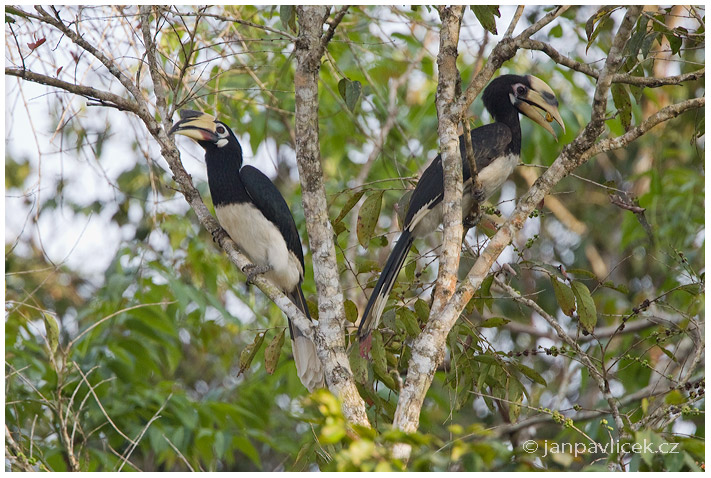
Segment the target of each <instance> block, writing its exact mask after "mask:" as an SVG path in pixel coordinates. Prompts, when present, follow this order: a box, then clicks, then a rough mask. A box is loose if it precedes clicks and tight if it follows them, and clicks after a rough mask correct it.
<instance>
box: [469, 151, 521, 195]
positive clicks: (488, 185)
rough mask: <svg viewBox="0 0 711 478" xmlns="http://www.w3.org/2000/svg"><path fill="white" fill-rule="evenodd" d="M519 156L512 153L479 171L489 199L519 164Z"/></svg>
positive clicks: (480, 179) (479, 176)
mask: <svg viewBox="0 0 711 478" xmlns="http://www.w3.org/2000/svg"><path fill="white" fill-rule="evenodd" d="M518 161H519V157H518V156H516V155H514V154H510V155H508V156H504V157H503V158H499V159H497V160H496V161H494V162H493V163H491V164H490V165H488V166H487V167H485V168H484V169H483V170H481V171H479V174H478V178H479V182H480V183H481V185H482V187H483V189H484V196H485V197H486V198H487V199H488V198H490V197H491V195H492V194H494V193H495V192H496V191H497V190H498V189H499V188H500V187H501V185H502V184H504V182H506V180H507V179H508V178H509V176H511V173H513V170H514V169H515V168H516V166H518Z"/></svg>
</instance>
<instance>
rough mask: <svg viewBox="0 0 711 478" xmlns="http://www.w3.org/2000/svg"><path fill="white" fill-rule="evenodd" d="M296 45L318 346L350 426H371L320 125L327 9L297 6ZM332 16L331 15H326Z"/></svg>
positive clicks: (300, 152)
mask: <svg viewBox="0 0 711 478" xmlns="http://www.w3.org/2000/svg"><path fill="white" fill-rule="evenodd" d="M297 12H298V20H299V37H298V39H297V40H296V45H295V47H296V71H295V73H294V85H295V92H296V115H295V121H296V157H297V163H298V168H299V178H300V181H301V191H302V201H303V205H304V215H305V218H306V229H307V231H308V233H309V244H310V246H311V256H312V259H313V270H314V281H315V282H316V290H317V292H318V307H319V325H318V328H319V331H320V332H321V334H319V335H317V337H315V338H316V340H315V343H316V348H317V351H318V355H319V358H320V359H321V362H322V363H323V365H324V369H325V372H326V382H327V383H328V386H329V389H330V390H331V391H332V392H333V393H334V394H335V395H336V396H338V397H339V398H340V399H341V402H342V407H343V413H344V415H345V416H346V418H347V419H348V421H349V422H351V423H355V424H358V425H361V426H366V427H370V423H369V422H368V416H367V414H366V411H365V403H364V402H363V399H362V398H361V397H360V395H359V394H358V390H357V389H356V386H355V381H354V379H353V373H352V372H351V369H350V364H349V362H348V357H347V356H346V353H345V340H344V330H345V324H346V320H345V309H344V307H343V291H342V290H341V285H340V283H339V280H338V279H339V277H338V263H337V261H336V250H335V244H334V241H333V236H334V234H333V228H332V226H331V222H330V221H329V219H328V203H327V201H326V188H325V185H324V174H323V168H322V166H321V153H320V148H319V125H318V74H319V68H320V59H321V53H320V52H321V51H322V48H321V45H322V44H321V41H320V39H321V33H322V28H323V19H324V16H325V15H324V13H325V9H324V7H297ZM326 12H327V10H326Z"/></svg>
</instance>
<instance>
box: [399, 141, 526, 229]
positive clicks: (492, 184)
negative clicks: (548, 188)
mask: <svg viewBox="0 0 711 478" xmlns="http://www.w3.org/2000/svg"><path fill="white" fill-rule="evenodd" d="M518 160H519V157H518V156H516V155H513V154H511V155H509V156H504V157H502V158H499V159H497V160H495V161H494V162H493V163H491V164H490V165H488V166H487V167H485V168H484V169H483V170H482V171H479V172H478V178H479V182H480V183H481V186H482V188H483V189H484V198H485V199H488V198H489V197H491V195H492V194H494V193H495V192H496V191H497V190H498V189H499V188H500V187H501V185H502V184H504V182H506V180H507V179H508V178H509V176H511V173H513V170H514V168H516V166H517V165H518ZM470 188H471V181H467V183H466V184H465V185H464V193H463V194H462V216H463V217H462V219H464V217H465V216H466V215H467V214H469V211H470V210H471V208H472V206H473V205H474V200H473V198H472V195H471V193H469V192H468V191H469V190H470ZM426 211H427V209H426V208H423V209H422V212H421V213H420V215H421V217H418V215H415V217H413V218H412V223H413V224H415V227H414V229H413V234H414V235H415V236H418V237H422V236H426V235H427V234H429V233H431V232H433V231H435V230H436V229H437V228H438V227H439V226H440V224H442V203H441V202H440V203H439V204H437V205H436V206H435V207H434V208H433V209H432V210H431V211H430V212H426Z"/></svg>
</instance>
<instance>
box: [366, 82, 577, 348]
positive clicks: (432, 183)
mask: <svg viewBox="0 0 711 478" xmlns="http://www.w3.org/2000/svg"><path fill="white" fill-rule="evenodd" d="M482 98H483V101H484V107H485V108H486V109H487V111H488V112H489V114H490V115H491V117H492V118H493V119H494V123H491V124H487V125H484V126H481V127H479V128H476V129H474V130H472V132H471V139H472V147H473V150H474V157H475V159H476V167H477V173H478V179H479V181H480V183H481V186H482V189H483V191H482V193H483V199H486V198H488V197H490V196H491V195H492V194H493V193H494V192H495V191H496V190H497V189H499V188H500V187H501V185H502V184H503V183H504V182H505V181H506V179H507V178H508V177H509V175H510V174H511V173H512V172H513V170H514V168H515V167H516V166H517V165H518V163H519V160H520V155H521V125H520V123H519V117H518V115H519V113H523V114H524V115H526V116H528V117H529V118H531V119H532V120H533V121H535V122H536V123H538V124H539V125H541V126H543V128H545V129H546V130H547V131H549V132H550V133H551V134H552V135H553V136H555V131H554V130H553V128H552V127H551V125H550V124H549V123H550V122H552V121H553V120H554V119H555V120H556V121H557V122H558V124H560V126H561V127H562V128H563V131H564V132H565V126H564V125H563V119H562V118H561V116H560V113H559V112H558V100H557V99H556V97H555V94H554V93H553V90H551V88H550V87H549V86H548V85H547V84H546V83H545V82H544V81H543V80H541V79H539V78H536V77H535V76H532V75H526V76H519V75H501V76H499V77H498V78H496V79H494V80H493V81H492V82H491V83H489V85H488V86H487V87H486V89H484V93H483V95H482ZM459 150H460V153H461V156H462V170H463V171H462V176H463V180H464V190H463V196H462V211H463V215H464V216H466V215H467V214H468V213H469V211H470V209H471V207H472V206H473V204H474V202H475V198H474V191H473V186H472V180H471V172H470V168H469V161H467V159H466V150H465V144H464V136H460V137H459ZM443 197H444V173H443V170H442V158H441V156H439V155H438V156H437V157H436V158H435V159H434V161H433V162H432V164H430V165H429V166H428V167H427V169H425V171H424V172H423V173H422V176H421V177H420V180H419V181H418V182H417V186H416V187H415V190H414V191H413V193H412V196H410V203H409V205H408V209H407V214H406V215H405V221H404V225H405V227H404V228H403V231H402V233H401V234H400V237H399V239H398V240H397V243H396V244H395V247H393V250H392V252H391V253H390V256H389V257H388V260H387V262H386V263H385V267H383V270H382V272H381V274H380V278H379V279H378V282H377V284H376V285H375V288H374V289H373V292H372V293H371V295H370V298H369V299H368V304H367V305H366V307H365V312H364V313H363V317H362V319H361V321H360V325H359V326H358V336H359V339H360V342H361V344H362V345H365V346H366V348H369V347H367V345H366V341H367V339H368V338H369V337H370V333H371V332H372V331H373V330H374V329H375V328H376V327H377V326H378V322H379V321H380V316H381V314H382V313H383V309H384V308H385V304H386V303H387V300H388V296H389V295H390V291H391V290H392V288H393V285H394V284H395V279H396V278H397V276H398V273H399V272H400V269H401V268H402V266H403V263H404V262H405V257H406V256H407V253H408V251H409V250H410V246H411V245H412V242H413V240H414V239H415V238H416V237H424V236H426V235H427V234H429V233H431V232H433V231H435V230H436V229H437V227H438V226H439V225H440V224H441V223H442V205H441V204H440V203H441V202H442V198H443ZM483 199H482V200H483Z"/></svg>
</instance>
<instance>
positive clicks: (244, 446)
mask: <svg viewBox="0 0 711 478" xmlns="http://www.w3.org/2000/svg"><path fill="white" fill-rule="evenodd" d="M232 446H234V447H235V448H237V449H238V450H239V451H241V452H242V453H244V455H245V456H246V457H247V458H249V459H250V460H251V461H252V463H254V464H255V465H257V467H259V468H261V467H262V461H261V459H260V458H259V451H257V449H256V448H255V447H254V445H252V442H251V441H249V438H247V437H246V436H243V435H235V436H233V437H232Z"/></svg>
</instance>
